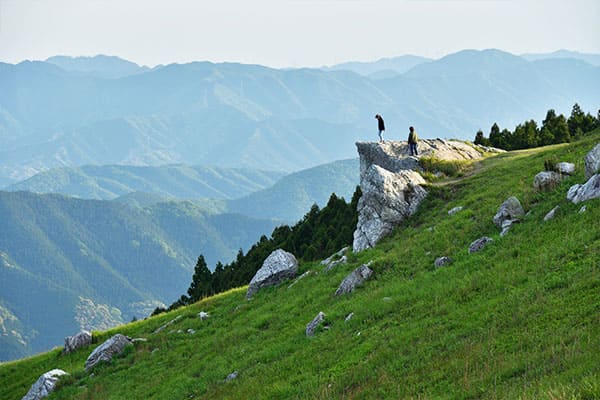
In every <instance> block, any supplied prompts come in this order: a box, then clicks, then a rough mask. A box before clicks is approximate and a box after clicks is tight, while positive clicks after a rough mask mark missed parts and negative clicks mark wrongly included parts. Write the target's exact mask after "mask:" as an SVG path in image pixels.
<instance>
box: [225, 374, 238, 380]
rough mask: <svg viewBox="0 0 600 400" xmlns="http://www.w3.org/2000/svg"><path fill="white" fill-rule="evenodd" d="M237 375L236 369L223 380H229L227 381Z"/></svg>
mask: <svg viewBox="0 0 600 400" xmlns="http://www.w3.org/2000/svg"><path fill="white" fill-rule="evenodd" d="M238 375H239V373H238V372H237V371H233V372H232V373H230V374H229V375H227V378H225V382H229V381H232V380H234V379H236V378H237V377H238Z"/></svg>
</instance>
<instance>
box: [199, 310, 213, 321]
mask: <svg viewBox="0 0 600 400" xmlns="http://www.w3.org/2000/svg"><path fill="white" fill-rule="evenodd" d="M209 316H210V315H208V313H207V312H205V311H200V312H199V313H198V318H200V320H202V321H204V320H205V319H208V317H209Z"/></svg>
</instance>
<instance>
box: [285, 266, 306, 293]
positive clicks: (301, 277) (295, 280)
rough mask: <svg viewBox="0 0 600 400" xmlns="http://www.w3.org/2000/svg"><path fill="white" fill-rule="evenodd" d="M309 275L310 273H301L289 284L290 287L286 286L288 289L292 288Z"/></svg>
mask: <svg viewBox="0 0 600 400" xmlns="http://www.w3.org/2000/svg"><path fill="white" fill-rule="evenodd" d="M310 274H312V271H310V270H309V271H306V272H305V273H303V274H302V275H300V276H299V277H297V278H296V279H294V282H292V283H290V285H289V286H288V289H291V288H293V287H294V286H295V285H296V283H298V282H300V281H301V280H302V279H304V278H306V277H307V276H309V275H310Z"/></svg>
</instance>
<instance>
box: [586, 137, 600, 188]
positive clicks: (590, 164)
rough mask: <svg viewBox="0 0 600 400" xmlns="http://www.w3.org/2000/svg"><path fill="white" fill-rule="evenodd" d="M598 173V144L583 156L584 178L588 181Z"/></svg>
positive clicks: (599, 154) (599, 145) (599, 146)
mask: <svg viewBox="0 0 600 400" xmlns="http://www.w3.org/2000/svg"><path fill="white" fill-rule="evenodd" d="M598 172H600V143H599V144H597V145H596V146H595V147H594V148H593V149H592V150H590V152H589V153H587V155H586V156H585V178H586V179H589V178H591V177H592V175H595V174H597V173H598Z"/></svg>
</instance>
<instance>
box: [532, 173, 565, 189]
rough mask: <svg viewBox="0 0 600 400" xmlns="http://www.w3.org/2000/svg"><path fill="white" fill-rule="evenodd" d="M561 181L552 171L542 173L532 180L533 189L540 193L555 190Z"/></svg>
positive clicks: (559, 175)
mask: <svg viewBox="0 0 600 400" xmlns="http://www.w3.org/2000/svg"><path fill="white" fill-rule="evenodd" d="M561 179H562V175H561V174H559V173H558V172H554V171H542V172H540V173H539V174H537V175H536V176H535V177H534V178H533V187H534V188H535V189H536V190H539V191H540V192H544V191H548V190H552V189H554V188H556V187H557V186H558V185H559V184H560V181H561Z"/></svg>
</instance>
